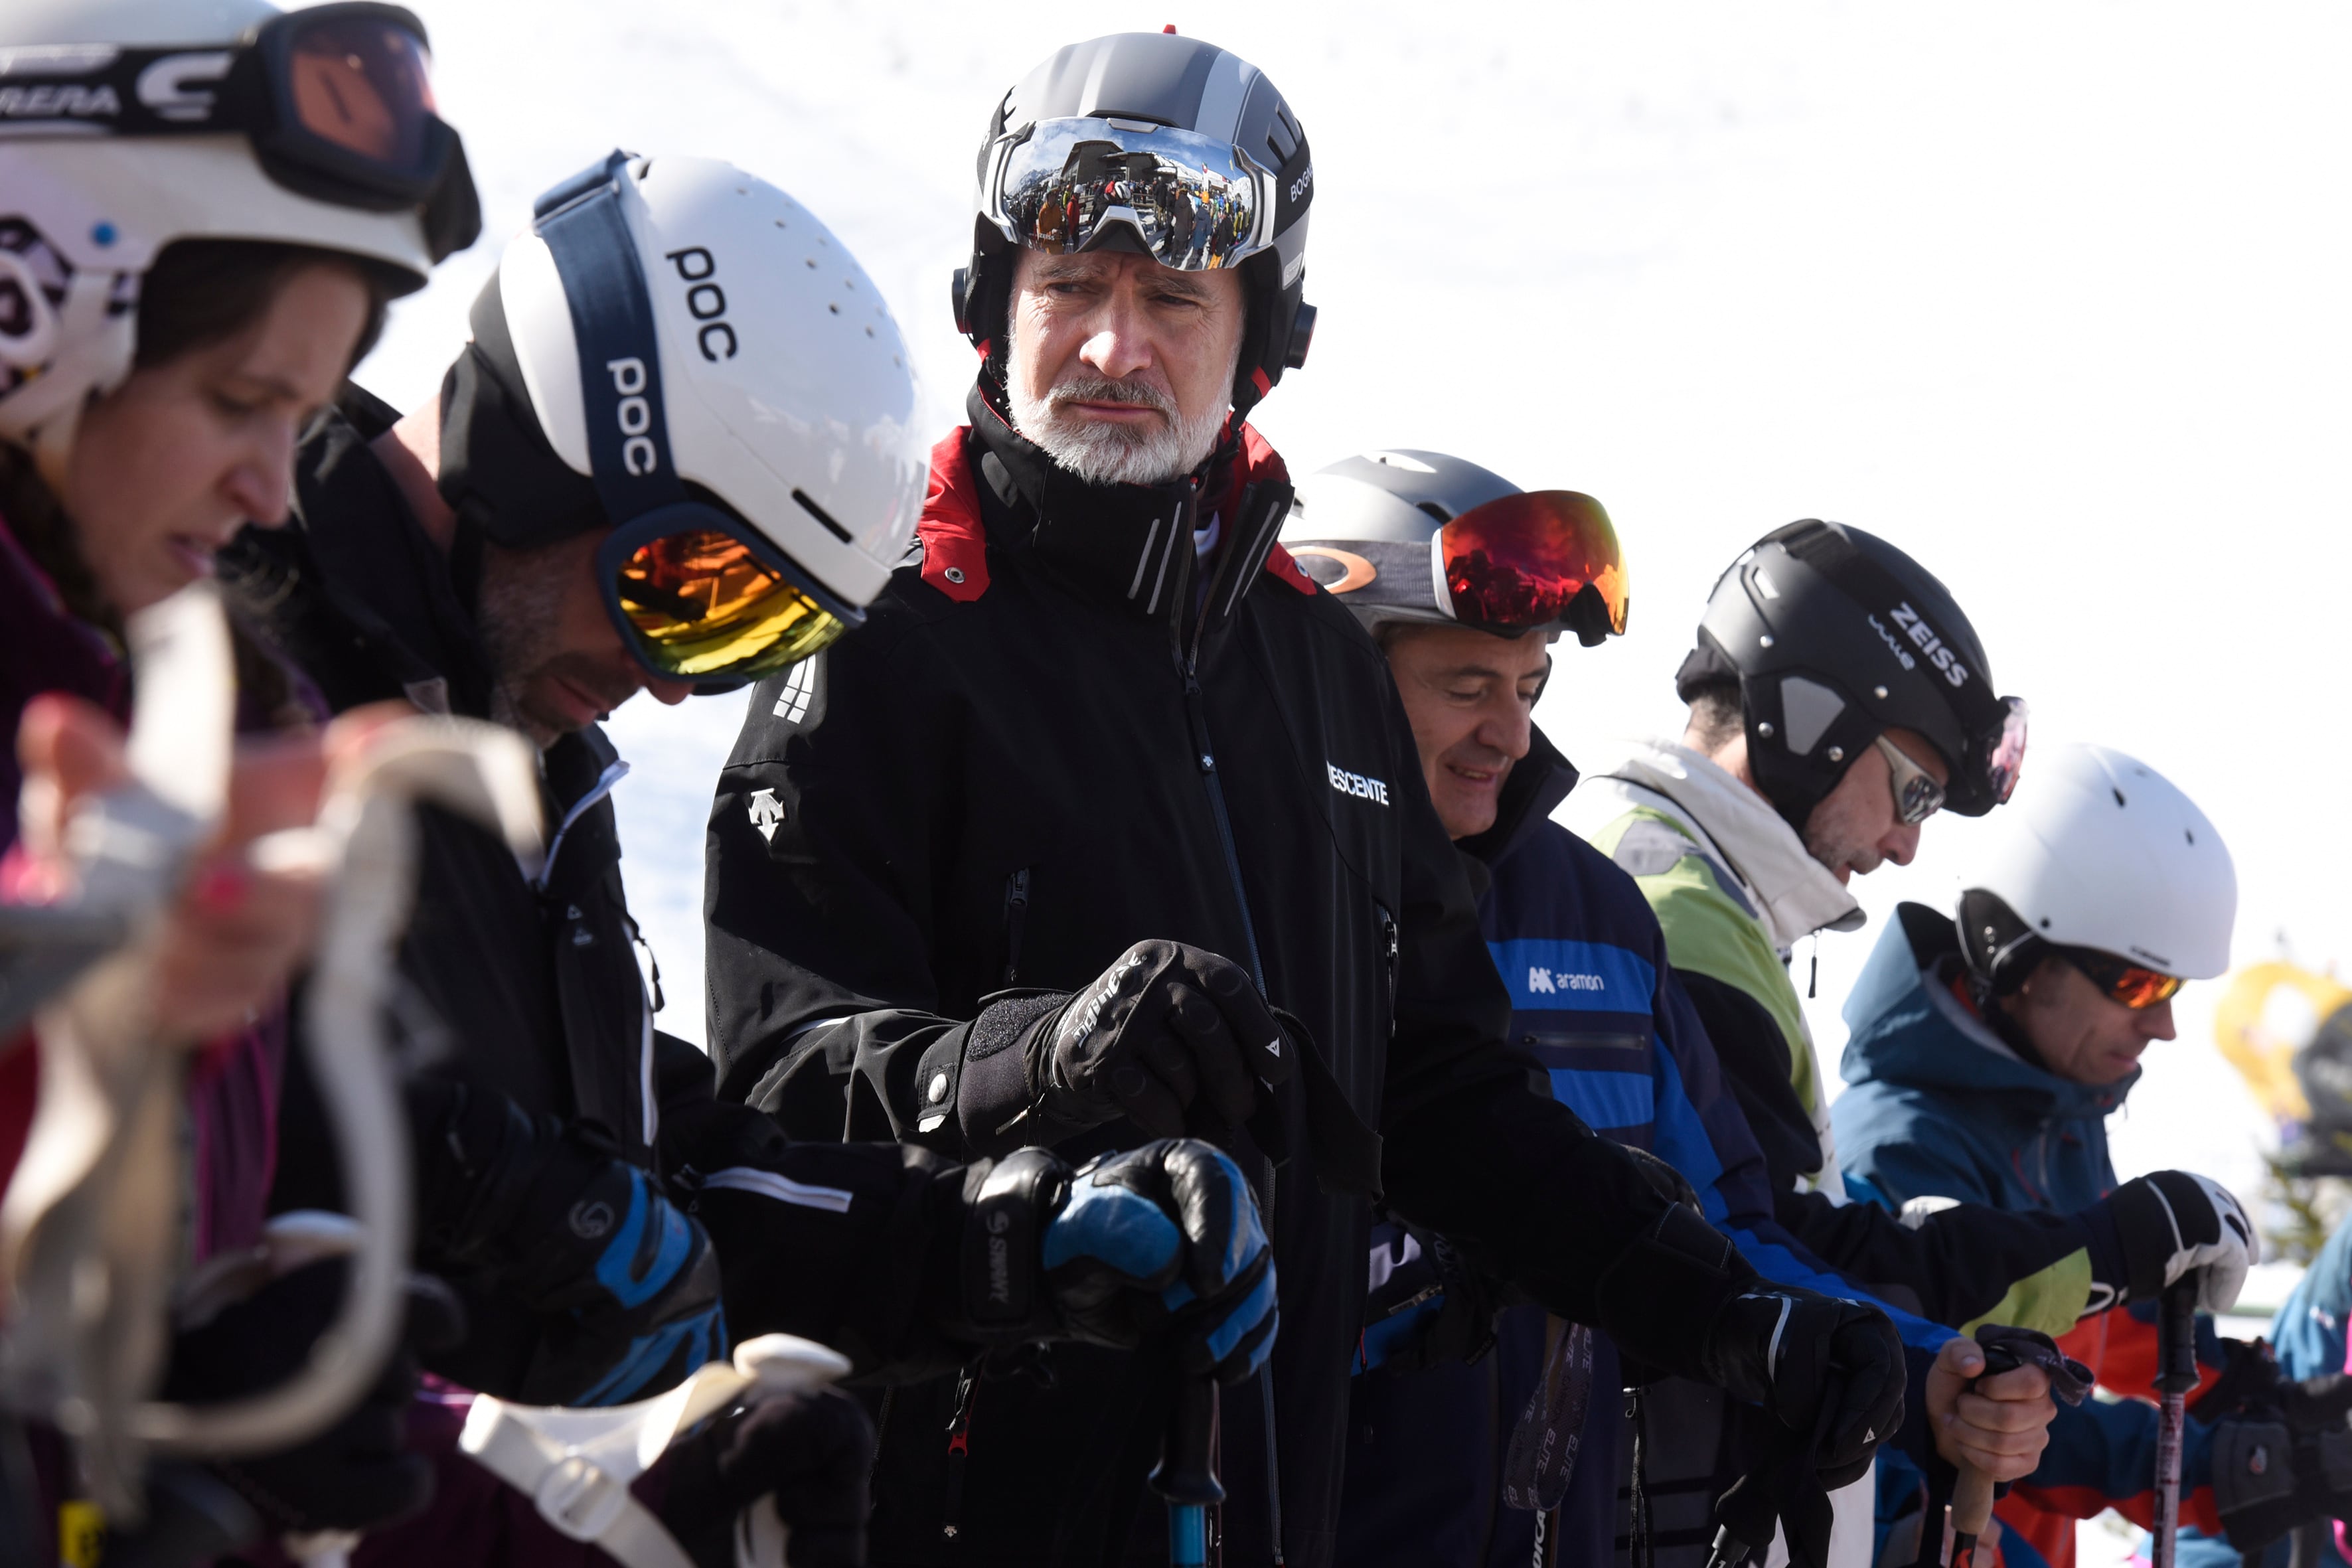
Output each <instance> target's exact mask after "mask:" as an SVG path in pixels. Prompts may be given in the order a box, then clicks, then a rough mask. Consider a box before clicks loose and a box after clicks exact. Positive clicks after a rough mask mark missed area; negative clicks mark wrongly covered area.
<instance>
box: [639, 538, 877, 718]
mask: <svg viewBox="0 0 2352 1568" xmlns="http://www.w3.org/2000/svg"><path fill="white" fill-rule="evenodd" d="M688 510H691V512H692V513H693V514H694V515H693V516H691V517H689V518H685V519H680V518H677V517H674V516H672V515H671V514H672V513H675V512H680V511H688ZM681 522H685V523H707V524H708V525H707V526H679V524H680V523H681ZM648 525H651V526H648ZM749 532H750V531H749V530H747V529H742V528H740V526H739V525H735V524H734V523H733V522H732V520H730V519H728V518H727V517H725V515H724V514H722V513H719V512H718V511H716V510H711V509H709V508H704V507H692V508H691V509H688V508H665V509H664V510H662V511H659V512H656V513H653V514H651V516H650V517H648V518H646V519H641V520H640V521H638V522H636V523H635V524H632V525H631V526H630V527H628V528H625V529H621V530H617V531H614V535H613V537H612V538H610V539H608V540H607V541H606V542H605V543H604V548H603V549H602V550H601V551H600V552H599V565H600V566H601V567H602V576H603V579H604V592H605V602H606V608H607V609H608V610H609V611H610V612H611V613H612V615H613V617H614V621H615V622H616V624H618V625H619V626H621V628H622V631H623V634H624V636H625V637H626V638H627V640H628V642H629V646H630V650H631V651H632V652H633V653H634V654H635V656H636V658H637V661H638V662H639V663H640V664H642V665H644V666H645V667H646V669H647V670H649V671H651V672H652V673H653V674H655V675H656V676H658V677H660V678H661V679H664V680H688V681H693V682H695V683H696V684H698V685H703V686H721V687H723V686H732V685H736V684H739V683H740V682H742V681H746V680H756V679H759V678H761V676H765V675H771V674H773V673H774V672H775V671H777V670H779V669H782V668H784V667H785V666H786V665H789V664H795V663H798V662H799V661H800V660H802V659H803V658H807V657H808V656H809V655H811V654H813V653H815V652H816V651H817V650H818V649H820V648H823V647H825V646H826V645H827V644H829V643H831V642H833V641H834V640H835V638H837V637H840V636H841V634H842V633H843V632H845V631H847V630H848V629H849V628H850V627H851V626H855V625H856V624H857V623H858V622H859V621H860V620H862V619H863V617H862V616H859V615H858V614H857V612H856V611H855V610H851V609H848V608H846V607H845V606H842V605H835V604H833V603H831V602H830V600H829V598H828V597H827V596H825V595H821V594H820V593H819V592H818V591H817V590H815V589H814V588H813V587H811V586H808V585H806V584H803V582H801V581H800V579H799V574H797V573H795V572H793V570H791V568H790V567H789V566H788V565H787V564H786V563H785V562H784V561H783V559H782V555H781V554H780V553H779V552H777V551H775V550H774V549H773V548H772V546H769V545H768V544H767V542H765V541H764V540H759V539H754V538H751V537H750V536H749Z"/></svg>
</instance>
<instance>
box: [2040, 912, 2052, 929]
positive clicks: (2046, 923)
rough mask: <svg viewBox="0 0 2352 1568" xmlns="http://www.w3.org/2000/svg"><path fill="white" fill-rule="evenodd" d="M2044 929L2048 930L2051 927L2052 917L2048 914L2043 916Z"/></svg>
mask: <svg viewBox="0 0 2352 1568" xmlns="http://www.w3.org/2000/svg"><path fill="white" fill-rule="evenodd" d="M2049 929H2050V917H2049V916H2048V915H2043V916H2042V930H2043V931H2048V930H2049Z"/></svg>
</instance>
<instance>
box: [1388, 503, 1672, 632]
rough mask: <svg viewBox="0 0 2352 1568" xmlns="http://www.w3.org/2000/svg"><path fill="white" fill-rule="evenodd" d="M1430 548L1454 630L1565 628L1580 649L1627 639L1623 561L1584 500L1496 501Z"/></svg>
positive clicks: (1605, 520) (1605, 517)
mask: <svg viewBox="0 0 2352 1568" xmlns="http://www.w3.org/2000/svg"><path fill="white" fill-rule="evenodd" d="M1433 548H1434V549H1435V551H1436V552H1437V556H1438V559H1437V562H1436V565H1437V568H1438V572H1439V574H1440V576H1441V578H1442V580H1443V581H1444V584H1445V592H1446V595H1447V596H1448V598H1449V599H1451V601H1452V610H1453V614H1454V619H1455V620H1457V621H1464V622H1467V623H1470V624H1472V625H1475V626H1564V627H1566V628H1567V629H1568V630H1570V631H1572V632H1574V633H1576V634H1577V637H1578V638H1579V639H1580V641H1582V642H1583V644H1584V645H1585V646H1586V647H1591V646H1592V645H1593V644H1595V643H1598V642H1599V641H1601V638H1603V637H1612V636H1616V635H1618V634H1622V632H1623V631H1624V629H1625V616H1626V612H1627V609H1628V607H1629V602H1630V597H1631V595H1630V593H1629V590H1628V584H1627V582H1626V577H1625V557H1624V554H1623V552H1622V551H1621V550H1619V548H1618V546H1617V530H1616V529H1615V528H1614V527H1613V526H1612V524H1611V523H1610V521H1609V514H1608V513H1607V512H1606V511H1604V510H1601V503H1600V502H1599V501H1597V500H1593V499H1592V498H1591V496H1588V495H1580V494H1579V493H1578V492H1577V491H1575V490H1528V491H1525V492H1523V493H1521V494H1518V495H1508V496H1497V497H1496V499H1494V500H1490V501H1486V502H1483V503H1482V504H1480V505H1477V506H1474V507H1472V508H1471V509H1470V510H1468V511H1465V512H1464V513H1462V514H1461V515H1460V516H1459V517H1456V518H1454V520H1453V521H1450V522H1448V523H1447V524H1446V525H1445V526H1444V528H1442V529H1440V530H1438V531H1437V537H1436V539H1435V540H1434V541H1433Z"/></svg>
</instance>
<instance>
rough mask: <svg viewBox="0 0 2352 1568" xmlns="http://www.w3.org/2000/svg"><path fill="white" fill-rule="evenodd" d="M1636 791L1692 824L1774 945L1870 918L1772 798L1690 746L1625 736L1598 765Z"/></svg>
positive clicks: (1857, 924)
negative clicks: (1736, 881) (1745, 897)
mask: <svg viewBox="0 0 2352 1568" xmlns="http://www.w3.org/2000/svg"><path fill="white" fill-rule="evenodd" d="M1600 772H1601V773H1603V774H1605V775H1606V776H1607V777H1609V778H1610V779H1612V780H1613V781H1615V782H1616V783H1618V784H1621V785H1623V786H1629V793H1630V794H1632V795H1648V796H1650V797H1652V798H1651V799H1649V800H1646V801H1643V800H1639V799H1636V800H1635V804H1640V805H1660V804H1661V803H1663V804H1664V806H1665V807H1666V808H1668V809H1669V810H1670V813H1671V815H1673V816H1677V817H1680V818H1681V819H1682V820H1683V821H1684V823H1685V825H1687V826H1690V827H1692V828H1694V829H1696V834H1697V836H1698V837H1701V838H1702V839H1704V840H1706V841H1707V842H1708V843H1709V844H1710V846H1711V847H1712V848H1713V849H1714V851H1715V852H1716V853H1717V855H1718V856H1719V857H1720V858H1721V860H1722V862H1723V864H1724V865H1725V866H1726V867H1727V868H1728V869H1729V870H1730V871H1731V873H1732V874H1733V875H1734V876H1736V877H1738V879H1739V882H1740V888H1741V890H1742V891H1743V892H1744V893H1746V894H1747V895H1748V902H1749V904H1751V905H1752V906H1754V907H1755V908H1756V909H1757V910H1759V911H1760V913H1761V916H1762V921H1763V925H1764V928H1765V931H1766V933H1767V934H1768V935H1769V936H1770V937H1771V939H1772V945H1773V946H1774V947H1776V948H1779V949H1781V950H1782V951H1786V950H1787V949H1788V948H1789V947H1790V946H1791V945H1792V944H1794V943H1795V942H1796V941H1797V939H1798V938H1799V937H1802V936H1810V935H1811V934H1812V933H1813V932H1814V931H1854V930H1857V929H1859V928H1860V927H1861V925H1862V923H1863V921H1864V920H1865V919H1866V918H1867V917H1865V916H1864V913H1863V910H1862V906H1861V905H1860V904H1859V903H1857V902H1855V901H1854V898H1853V894H1852V893H1850V892H1848V891H1846V889H1845V888H1844V887H1843V885H1841V884H1840V883H1839V881H1838V879H1836V878H1835V877H1832V876H1831V875H1830V873H1829V869H1828V868H1826V867H1824V866H1823V865H1822V863H1821V862H1820V861H1818V860H1816V859H1814V858H1812V857H1811V855H1808V854H1807V853H1805V845H1804V840H1802V839H1801V838H1800V837H1797V832H1796V829H1794V828H1792V827H1790V826H1789V825H1788V823H1786V822H1784V821H1783V820H1781V817H1780V813H1779V812H1777V811H1775V810H1774V809H1773V808H1772V803H1771V802H1769V801H1768V800H1766V799H1765V798H1764V797H1763V796H1762V795H1759V794H1757V793H1756V792H1755V791H1754V790H1752V789H1749V788H1748V786H1747V785H1746V784H1741V783H1740V782H1739V781H1738V779H1736V778H1734V777H1732V776H1731V774H1730V773H1727V772H1725V771H1724V770H1723V769H1722V768H1720V767H1717V765H1716V764H1715V763H1712V762H1709V761H1708V760H1707V759H1706V757H1704V756H1702V755H1700V754H1699V753H1698V752H1695V751H1693V750H1692V749H1691V748H1690V747H1688V746H1685V745H1683V744H1681V743H1680V742H1672V741H1643V742H1631V743H1629V744H1627V745H1626V746H1625V747H1624V748H1623V750H1622V752H1619V753H1618V754H1617V755H1615V756H1612V757H1611V758H1610V759H1609V760H1608V762H1607V763H1606V764H1605V765H1604V766H1603V767H1602V768H1601V770H1600Z"/></svg>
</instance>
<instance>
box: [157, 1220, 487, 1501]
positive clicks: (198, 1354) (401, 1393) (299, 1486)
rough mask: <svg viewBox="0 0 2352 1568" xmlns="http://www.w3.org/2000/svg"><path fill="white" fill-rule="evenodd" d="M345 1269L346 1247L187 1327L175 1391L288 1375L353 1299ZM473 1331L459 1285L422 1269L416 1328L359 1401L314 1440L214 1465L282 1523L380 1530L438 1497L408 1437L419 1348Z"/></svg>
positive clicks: (213, 1398)
mask: <svg viewBox="0 0 2352 1568" xmlns="http://www.w3.org/2000/svg"><path fill="white" fill-rule="evenodd" d="M344 1278H345V1268H344V1262H343V1260H342V1259H341V1258H329V1259H327V1260H325V1261H323V1262H319V1263H313V1264H310V1265H308V1266H307V1267H305V1268H298V1269H295V1270H294V1271H293V1272H292V1273H290V1274H287V1275H283V1276H281V1277H280V1278H278V1279H273V1280H271V1281H270V1282H269V1283H268V1284H267V1285H265V1286H263V1287H262V1288H261V1289H259V1290H257V1291H256V1292H254V1294H253V1295H251V1296H249V1297H247V1298H246V1299H245V1300H242V1301H238V1302H236V1303H235V1304H234V1305H232V1306H228V1307H226V1308H223V1309H222V1310H220V1311H219V1312H217V1313H215V1315H214V1316H213V1318H212V1319H211V1320H210V1321H208V1322H205V1324H203V1325H202V1326H200V1327H197V1328H194V1329H190V1330H187V1331H184V1332H183V1333H181V1334H180V1335H179V1336H178V1337H177V1338H176V1339H174V1340H173V1343H172V1360H171V1367H170V1370H169V1372H168V1373H166V1374H165V1376H164V1380H163V1396H164V1397H165V1398H166V1399H171V1400H176V1401H181V1402H184V1403H187V1404H195V1405H209V1404H218V1403H220V1402H222V1401H225V1400H229V1399H235V1398H238V1397H241V1396H243V1395H246V1394H258V1393H261V1392H263V1391H264V1390H267V1389H270V1388H275V1387H278V1385H280V1384H284V1383H286V1382H287V1381H289V1379H290V1378H292V1377H293V1376H294V1375H295V1374H296V1373H298V1372H299V1370H300V1369H301V1368H302V1366H303V1365H304V1364H305V1363H307V1362H308V1361H309V1360H310V1348H311V1346H312V1345H313V1344H314V1343H315V1342H317V1340H318V1338H319V1336H320V1334H321V1333H323V1332H325V1331H326V1330H327V1328H328V1326H329V1325H330V1324H331V1323H332V1322H333V1321H334V1320H335V1318H336V1316H337V1314H338V1313H339V1312H340V1311H341V1308H342V1301H343V1289H344ZM464 1334H465V1314H464V1311H463V1310H461V1309H460V1308H459V1307H458V1305H457V1298H456V1297H454V1296H452V1295H451V1294H450V1293H449V1290H448V1288H447V1287H446V1286H445V1285H443V1284H442V1283H441V1282H440V1281H439V1280H437V1279H432V1278H430V1277H429V1276H425V1275H411V1276H410V1277H409V1280H408V1321H407V1329H406V1332H405V1336H404V1340H403V1342H402V1343H401V1344H400V1345H399V1347H398V1348H397V1349H395V1350H394V1352H393V1355H392V1358H391V1360H389V1361H388V1362H386V1363H384V1367H383V1375H381V1376H380V1377H378V1378H377V1379H376V1381H375V1384H374V1385H373V1387H371V1388H370V1389H369V1390H368V1391H367V1393H366V1394H363V1395H362V1396H361V1398H360V1402H359V1403H358V1404H357V1405H353V1406H352V1409H351V1410H350V1411H349V1412H348V1413H346V1414H345V1415H343V1417H342V1418H341V1420H339V1421H337V1422H336V1423H335V1424H334V1425H333V1426H330V1427H328V1428H327V1429H326V1430H325V1431H324V1432H321V1433H320V1434H319V1435H318V1436H315V1437H312V1438H310V1440H309V1441H307V1442H304V1443H299V1444H297V1445H295V1446H294V1447H291V1448H288V1449H285V1450H284V1451H282V1452H279V1453H276V1454H265V1455H262V1456H260V1457H259V1458H247V1459H237V1460H235V1461H230V1462H223V1463H218V1464H215V1465H213V1466H212V1467H211V1468H212V1470H213V1472H214V1473H215V1474H216V1475H218V1476H219V1477H220V1478H221V1479H223V1480H225V1481H226V1482H227V1483H228V1484H229V1485H230V1486H232V1487H234V1488H236V1490H237V1492H238V1493H239V1494H240V1495H242V1496H243V1497H244V1498H245V1500H247V1502H249V1503H251V1504H253V1506H254V1507H255V1508H257V1509H258V1510H260V1511H261V1512H262V1513H263V1514H265V1515H267V1516H268V1519H269V1521H270V1522H271V1523H272V1525H274V1526H275V1527H276V1528H277V1529H278V1530H279V1531H314V1530H373V1529H375V1528H377V1527H379V1526H382V1525H387V1524H391V1523H394V1521H399V1520H403V1519H406V1518H407V1517H408V1516H409V1515H411V1514H414V1513H416V1512H418V1511H420V1510H422V1509H423V1508H424V1507H425V1504H426V1503H427V1502H428V1501H430V1500H432V1496H433V1467H432V1465H431V1464H430V1463H429V1462H428V1461H427V1460H426V1459H425V1458H424V1457H422V1456H421V1455H416V1454H411V1453H409V1452H407V1451H406V1450H405V1449H404V1447H402V1440H403V1438H404V1436H405V1434H406V1431H407V1422H408V1405H409V1401H410V1400H411V1399H413V1398H414V1397H415V1394H416V1382H417V1352H419V1351H430V1350H437V1349H446V1347H448V1346H450V1345H454V1344H456V1343H457V1342H458V1340H460V1339H461V1338H463V1337H464Z"/></svg>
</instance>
